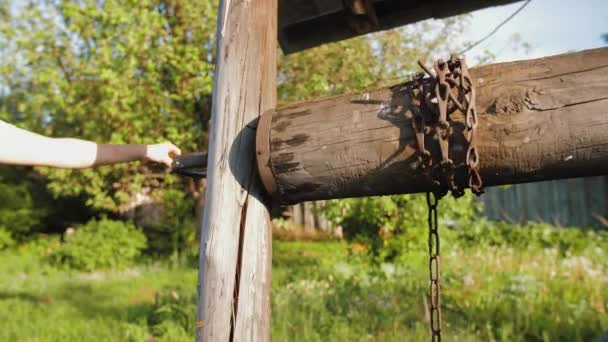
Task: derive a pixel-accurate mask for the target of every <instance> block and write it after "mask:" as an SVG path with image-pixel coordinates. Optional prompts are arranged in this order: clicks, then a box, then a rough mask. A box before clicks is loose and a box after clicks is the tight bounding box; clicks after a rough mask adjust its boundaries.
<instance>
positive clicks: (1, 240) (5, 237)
mask: <svg viewBox="0 0 608 342" xmlns="http://www.w3.org/2000/svg"><path fill="white" fill-rule="evenodd" d="M14 244H15V240H13V238H12V237H11V233H10V232H9V231H8V230H6V229H5V228H4V227H2V226H1V225H0V250H3V249H6V248H8V247H11V246H12V245H14Z"/></svg>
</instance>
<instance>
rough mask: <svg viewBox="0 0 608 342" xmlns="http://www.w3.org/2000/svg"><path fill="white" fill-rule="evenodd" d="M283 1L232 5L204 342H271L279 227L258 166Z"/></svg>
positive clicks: (206, 233)
mask: <svg viewBox="0 0 608 342" xmlns="http://www.w3.org/2000/svg"><path fill="white" fill-rule="evenodd" d="M276 16H277V2H276V0H249V1H243V0H231V1H228V0H224V1H222V2H221V4H220V11H219V14H218V31H217V37H218V41H217V64H216V69H215V79H214V88H213V108H212V122H211V130H210V132H211V135H210V144H209V159H208V174H207V191H206V198H205V212H204V215H203V225H202V226H203V228H202V230H203V231H202V234H201V236H202V238H201V253H200V271H199V272H200V273H199V306H198V321H199V322H198V324H197V340H198V341H203V340H205V341H228V340H234V341H267V340H269V339H270V287H271V283H270V272H271V250H272V248H271V241H272V240H271V225H270V218H269V214H268V210H267V208H266V206H265V204H264V202H263V198H262V193H263V188H262V186H261V184H260V182H259V177H258V175H257V169H256V167H255V151H254V147H255V132H256V122H257V118H258V116H259V115H260V114H261V113H262V112H263V111H264V110H267V109H270V108H273V107H275V106H276V83H275V82H276V81H275V80H276V50H277V45H276V30H277V27H276Z"/></svg>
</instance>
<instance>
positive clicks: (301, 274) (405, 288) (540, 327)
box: [0, 237, 608, 341]
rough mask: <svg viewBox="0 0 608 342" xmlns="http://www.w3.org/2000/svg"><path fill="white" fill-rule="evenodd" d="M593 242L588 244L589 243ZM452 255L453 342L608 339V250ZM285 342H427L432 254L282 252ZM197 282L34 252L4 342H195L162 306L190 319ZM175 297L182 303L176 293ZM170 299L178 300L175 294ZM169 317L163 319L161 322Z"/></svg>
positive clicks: (5, 277) (163, 271)
mask: <svg viewBox="0 0 608 342" xmlns="http://www.w3.org/2000/svg"><path fill="white" fill-rule="evenodd" d="M578 238H579V239H585V237H578ZM448 241H449V240H448ZM595 241H596V240H595V239H592V238H589V239H588V240H587V241H579V244H580V245H582V246H585V245H588V246H589V248H584V249H581V250H579V251H578V252H576V253H571V252H567V253H561V252H560V251H559V249H558V248H557V246H555V248H554V247H552V246H545V248H540V247H534V248H512V247H508V246H485V245H483V246H480V245H477V246H475V245H471V246H469V247H459V246H458V245H456V244H454V245H449V244H447V243H446V244H444V245H442V251H443V260H442V261H443V265H442V266H443V279H444V281H443V293H442V294H443V314H444V316H443V322H444V324H443V327H444V336H446V339H447V340H455V339H456V337H457V339H458V341H488V340H497V341H543V340H544V341H564V340H565V341H593V340H594V339H596V338H597V337H598V336H599V335H600V334H601V333H602V332H603V331H605V330H608V315H607V311H608V258H607V255H606V253H608V246H603V245H594V243H595ZM602 241H603V240H602ZM273 249H274V256H273V312H272V313H273V319H272V336H273V340H275V341H375V340H377V341H403V340H411V341H417V340H427V339H428V332H427V322H426V320H425V310H424V296H425V293H426V289H427V273H426V272H427V269H426V265H427V264H426V254H425V251H424V250H413V251H410V252H407V253H405V254H404V255H402V256H401V257H400V258H399V260H397V261H395V262H394V263H390V264H388V263H387V264H382V265H375V266H374V265H373V264H372V263H370V261H369V259H368V258H365V257H362V255H361V253H353V252H350V251H351V250H352V249H351V248H350V247H349V245H348V244H346V243H344V242H337V241H326V242H284V241H275V242H274V246H273ZM196 276H197V271H196V270H195V269H192V268H186V269H169V268H167V267H164V266H162V265H160V264H159V265H155V266H139V267H137V268H134V269H132V270H129V271H124V272H108V273H101V272H99V273H70V272H65V271H60V270H57V269H54V268H52V267H50V266H48V265H47V264H46V263H44V262H42V261H41V258H40V257H38V256H36V255H35V254H34V253H33V252H32V251H31V250H29V249H22V251H11V252H4V253H3V254H1V255H0V321H1V322H2V328H1V329H0V340H1V341H83V340H86V341H129V340H132V341H149V340H150V338H151V336H152V335H153V334H154V335H155V336H156V340H158V341H190V340H192V335H193V331H194V329H184V325H186V326H188V325H189V324H190V323H189V321H187V320H186V322H187V323H186V324H180V322H178V320H179V319H178V318H175V317H178V316H179V315H173V316H172V315H168V316H162V315H161V316H156V318H157V320H160V321H163V322H164V323H166V324H164V323H163V324H164V325H162V329H158V327H154V326H151V322H152V319H151V318H150V317H151V313H152V312H153V311H154V310H155V309H157V308H158V307H155V304H154V302H155V296H156V295H157V292H158V291H160V290H161V289H167V288H168V289H169V292H168V293H169V295H165V297H164V298H165V299H163V300H164V302H163V303H167V302H171V301H172V300H173V299H172V298H178V297H179V298H181V302H180V301H176V305H177V306H181V307H184V308H186V311H187V312H191V315H192V317H190V321H191V320H193V319H194V318H193V317H194V312H193V311H194V310H191V308H193V306H191V305H192V304H193V303H184V300H185V301H192V300H191V299H190V298H193V294H194V293H195V291H196V289H195V286H196ZM171 289H175V293H174V292H173V291H172V290H171ZM165 293H167V292H166V291H165ZM159 317H160V318H159Z"/></svg>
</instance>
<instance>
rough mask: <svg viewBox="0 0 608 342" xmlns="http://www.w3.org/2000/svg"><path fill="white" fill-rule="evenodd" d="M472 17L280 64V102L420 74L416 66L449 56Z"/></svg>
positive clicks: (326, 48) (325, 48)
mask: <svg viewBox="0 0 608 342" xmlns="http://www.w3.org/2000/svg"><path fill="white" fill-rule="evenodd" d="M466 25H468V17H466V16H460V17H455V18H450V19H446V20H433V21H425V22H422V23H417V24H412V25H408V26H405V27H402V28H399V29H395V30H390V31H384V32H380V33H374V34H371V35H366V36H361V37H357V38H353V39H349V40H345V41H340V42H337V43H333V44H325V45H321V46H319V47H316V48H313V49H308V50H305V51H302V52H298V53H295V54H292V55H288V56H281V58H280V61H279V87H278V94H279V99H281V100H282V101H286V102H291V101H297V100H305V99H310V98H314V97H319V96H327V95H334V94H341V93H345V92H353V91H360V90H364V89H369V88H371V87H378V86H381V85H390V84H394V83H397V82H399V81H403V80H404V79H407V78H408V76H409V75H411V74H412V73H413V72H415V71H418V70H419V67H418V66H417V65H416V61H417V60H423V61H424V60H427V59H430V58H436V56H437V55H443V57H445V55H448V54H449V52H450V51H455V50H458V49H459V48H460V46H459V45H458V41H457V40H456V39H451V38H453V37H455V36H458V35H460V33H461V32H462V31H463V30H464V28H465V27H466Z"/></svg>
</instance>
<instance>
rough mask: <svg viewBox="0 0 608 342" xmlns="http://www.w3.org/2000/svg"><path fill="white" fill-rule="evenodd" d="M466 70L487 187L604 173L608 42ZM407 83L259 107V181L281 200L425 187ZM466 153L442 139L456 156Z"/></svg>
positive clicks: (607, 150)
mask: <svg viewBox="0 0 608 342" xmlns="http://www.w3.org/2000/svg"><path fill="white" fill-rule="evenodd" d="M470 72H471V75H472V77H473V79H474V81H475V82H476V89H477V109H478V111H479V132H478V136H477V139H478V140H477V145H478V148H479V154H480V155H481V162H480V165H479V169H480V173H481V176H482V178H483V180H484V184H485V185H486V186H492V185H502V184H514V183H524V182H536V181H543V180H550V179H562V178H572V177H586V176H597V175H605V174H608V131H607V130H608V48H602V49H595V50H587V51H583V52H578V53H571V54H564V55H558V56H553V57H547V58H541V59H536V60H527V61H519V62H512V63H501V64H493V65H487V66H483V67H479V68H473V69H471V70H470ZM409 85H410V84H409V83H403V84H398V85H395V86H392V87H389V88H384V89H378V90H373V91H367V92H363V93H360V94H349V95H341V96H337V97H332V98H326V99H320V100H314V101H308V102H302V103H296V104H292V105H289V106H286V107H283V108H280V109H278V110H276V111H271V112H267V113H266V114H265V116H263V117H262V119H261V120H260V123H259V125H258V132H257V157H258V168H259V170H260V175H261V177H262V180H263V183H264V186H265V187H266V189H267V190H268V191H269V192H270V193H272V194H273V195H274V197H275V198H277V199H279V200H280V201H281V202H282V203H286V204H289V203H298V202H301V201H312V200H321V199H331V198H346V197H358V196H373V195H389V194H403V193H416V192H426V191H429V190H431V187H430V186H431V185H430V183H429V182H428V180H427V179H425V178H424V177H423V175H421V173H420V171H419V168H418V166H417V158H416V138H415V132H414V130H413V128H412V124H411V118H412V113H411V110H410V108H411V104H412V101H411V98H410V95H409V92H408V89H409V88H408V87H409ZM427 138H428V139H429V140H428V141H429V146H428V148H429V149H431V153H432V155H433V158H435V160H437V159H436V158H438V156H439V148H438V147H437V143H436V141H431V140H430V139H431V137H430V136H427ZM464 152H466V146H465V145H464V143H463V142H462V141H458V140H456V141H450V154H451V155H454V156H456V157H455V162H456V161H458V159H459V158H464V156H463V154H464ZM460 160H461V159H460Z"/></svg>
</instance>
